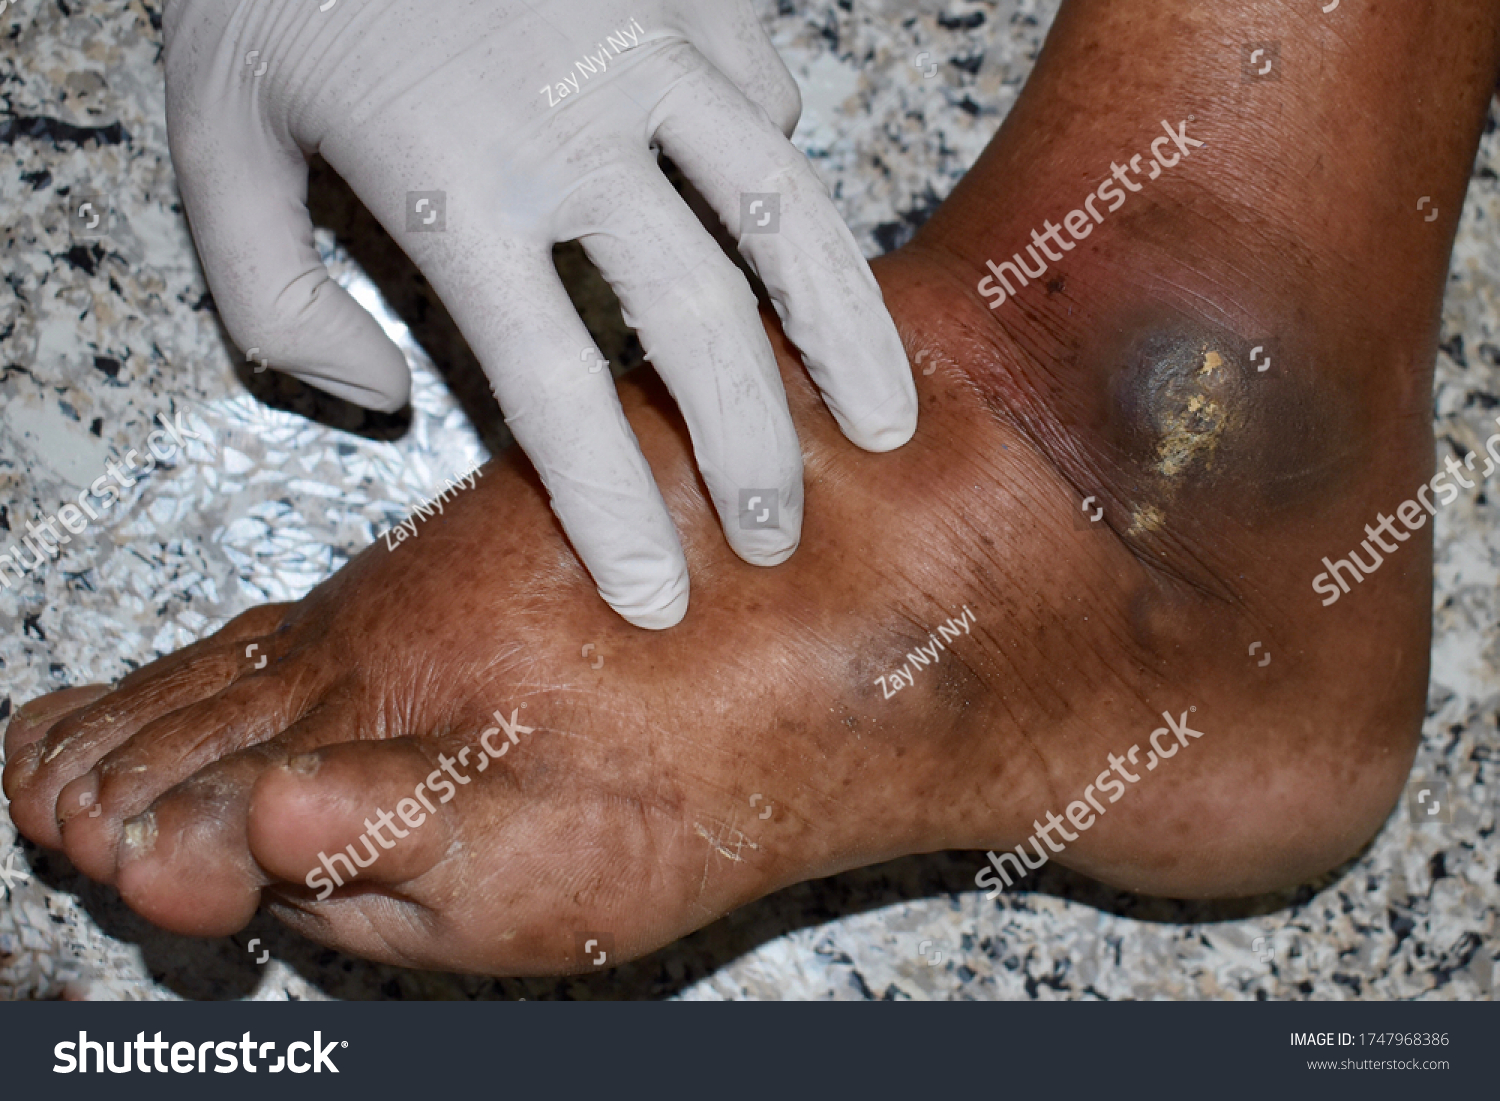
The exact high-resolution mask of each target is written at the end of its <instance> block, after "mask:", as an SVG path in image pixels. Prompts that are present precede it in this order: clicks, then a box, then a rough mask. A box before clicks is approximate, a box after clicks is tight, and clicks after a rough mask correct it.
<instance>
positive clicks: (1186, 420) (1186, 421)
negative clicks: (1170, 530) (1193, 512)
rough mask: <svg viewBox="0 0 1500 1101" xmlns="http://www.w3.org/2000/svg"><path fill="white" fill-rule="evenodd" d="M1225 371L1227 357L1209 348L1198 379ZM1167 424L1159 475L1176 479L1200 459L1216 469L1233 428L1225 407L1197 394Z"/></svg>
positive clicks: (1160, 450) (1171, 414)
mask: <svg viewBox="0 0 1500 1101" xmlns="http://www.w3.org/2000/svg"><path fill="white" fill-rule="evenodd" d="M1223 367H1224V357H1223V356H1221V355H1220V354H1219V353H1218V352H1216V351H1214V350H1213V349H1212V348H1209V347H1208V346H1207V345H1205V346H1204V348H1203V366H1202V367H1200V368H1198V373H1197V376H1196V378H1197V379H1199V380H1203V381H1209V380H1212V379H1213V376H1214V374H1215V372H1217V371H1220V370H1222V369H1223ZM1164 420H1165V422H1166V428H1165V431H1164V432H1163V433H1162V436H1161V439H1160V440H1159V441H1158V443H1157V445H1156V472H1157V473H1158V474H1160V475H1161V476H1162V477H1164V478H1173V479H1175V478H1177V477H1178V476H1179V475H1181V474H1182V473H1183V472H1184V471H1185V470H1187V468H1188V467H1189V466H1191V465H1192V464H1193V462H1194V461H1195V460H1197V459H1200V458H1201V459H1203V461H1204V465H1205V466H1207V467H1209V468H1212V466H1213V456H1214V452H1216V451H1217V450H1218V448H1219V442H1220V440H1221V439H1222V438H1223V435H1224V432H1225V431H1226V429H1228V427H1229V411H1228V410H1227V409H1226V408H1225V407H1224V405H1223V404H1222V403H1221V402H1220V401H1218V399H1216V398H1215V397H1213V396H1212V395H1209V394H1204V393H1197V394H1193V395H1192V396H1191V397H1189V398H1188V399H1187V401H1186V402H1185V403H1183V405H1182V406H1181V408H1178V409H1173V410H1171V411H1169V412H1168V413H1167V414H1166V415H1165V417H1164ZM1132 526H1134V525H1132Z"/></svg>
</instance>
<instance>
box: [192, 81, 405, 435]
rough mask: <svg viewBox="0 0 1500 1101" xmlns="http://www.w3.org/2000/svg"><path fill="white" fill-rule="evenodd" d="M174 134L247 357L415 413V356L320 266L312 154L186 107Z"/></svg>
mask: <svg viewBox="0 0 1500 1101" xmlns="http://www.w3.org/2000/svg"><path fill="white" fill-rule="evenodd" d="M229 102H234V100H233V98H231V99H230V100H229ZM172 106H173V105H172V103H171V100H170V99H169V108H171V107H172ZM167 130H168V137H169V143H170V147H171V151H172V162H173V165H174V166H175V168H176V170H177V182H178V187H179V189H180V191H181V193H182V201H183V206H184V208H185V209H186V211H187V215H188V222H189V224H190V225H191V227H192V231H193V239H194V241H195V242H196V243H197V246H198V254H199V256H201V257H202V259H203V271H204V275H205V276H206V277H207V279H208V286H209V290H210V291H211V292H212V293H213V297H214V305H215V306H216V308H217V309H218V312H219V316H220V317H221V318H222V319H223V322H224V327H225V328H226V329H228V330H229V335H230V336H231V337H232V338H233V339H234V341H235V343H236V344H238V345H239V346H240V347H241V348H242V349H243V350H244V351H245V353H246V355H247V358H248V359H249V360H252V361H254V362H256V363H258V364H261V365H262V366H269V367H274V368H275V369H276V370H278V371H284V372H285V373H287V374H289V375H292V376H294V377H296V378H299V379H301V380H302V381H303V382H306V383H307V384H308V385H310V386H316V387H317V388H318V389H320V390H326V391H327V392H328V393H330V394H334V395H335V396H337V397H340V398H343V399H344V400H346V401H351V402H354V403H355V404H356V405H362V406H365V407H367V408H370V409H378V410H381V411H383V412H391V411H394V410H397V409H400V408H401V407H402V406H404V405H405V404H406V402H407V398H408V396H409V394H410V391H411V374H410V371H409V370H408V369H407V365H406V357H405V356H403V355H402V353H401V350H400V349H399V348H398V347H396V345H395V344H394V343H392V341H391V340H390V338H389V337H387V336H386V335H385V333H384V331H382V329H381V328H380V325H379V324H378V323H377V322H376V320H375V319H374V318H373V317H371V316H370V314H369V313H368V312H367V311H366V310H365V309H364V308H363V307H362V306H360V304H359V303H358V302H356V301H355V300H354V299H353V298H352V297H351V296H350V295H349V292H347V291H346V290H344V288H343V287H341V286H339V285H338V284H337V283H336V282H334V280H333V278H332V277H331V276H330V275H329V274H328V270H327V269H326V268H325V267H324V266H323V262H322V260H320V259H319V258H318V252H317V249H316V248H315V247H314V245H313V227H312V220H311V218H310V217H309V215H308V212H307V203H306V196H307V162H306V161H305V160H303V158H302V154H301V152H300V151H299V150H297V149H296V148H295V147H294V146H291V147H289V146H287V145H285V144H283V143H281V142H279V141H278V140H277V139H276V138H275V137H274V136H273V135H271V134H269V133H267V132H266V130H265V129H264V128H263V127H262V126H261V125H260V124H259V122H258V120H251V121H249V122H248V123H246V122H244V121H243V120H233V121H231V120H227V119H223V118H214V117H204V116H202V115H200V114H199V113H197V112H194V111H191V110H188V109H186V108H185V106H184V105H182V104H177V105H176V106H175V109H170V110H169V114H168V126H167Z"/></svg>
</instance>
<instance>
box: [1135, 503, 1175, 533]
mask: <svg viewBox="0 0 1500 1101" xmlns="http://www.w3.org/2000/svg"><path fill="white" fill-rule="evenodd" d="M1166 518H1167V517H1166V514H1165V513H1164V512H1162V510H1161V509H1159V508H1157V507H1156V506H1155V505H1146V506H1145V507H1143V508H1137V509H1136V510H1135V511H1134V512H1133V513H1131V516H1130V527H1129V529H1128V530H1127V531H1126V533H1125V534H1126V535H1140V534H1141V533H1142V532H1146V531H1155V530H1156V529H1157V528H1159V527H1161V525H1162V523H1163V522H1164V521H1165V520H1166Z"/></svg>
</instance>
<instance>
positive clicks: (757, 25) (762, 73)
mask: <svg viewBox="0 0 1500 1101" xmlns="http://www.w3.org/2000/svg"><path fill="white" fill-rule="evenodd" d="M675 7H676V8H677V22H678V24H679V25H680V26H681V27H682V29H683V30H684V31H685V32H686V33H687V37H688V40H689V41H690V42H692V44H693V45H694V47H695V48H696V49H697V50H698V52H699V53H701V54H702V55H703V56H704V57H705V58H706V59H707V60H708V62H709V64H711V65H713V66H714V68H716V69H718V70H719V72H721V73H723V74H724V75H725V76H726V77H728V78H729V80H730V81H731V82H732V83H733V84H734V86H735V87H736V88H738V89H739V90H740V91H741V92H742V93H744V95H745V98H746V99H748V100H749V101H750V102H751V103H754V104H756V105H757V106H759V107H760V108H761V109H762V110H764V111H765V112H766V114H767V115H769V116H770V118H771V121H772V122H773V123H774V124H775V125H776V127H777V128H778V129H780V130H781V132H782V133H783V134H785V135H786V136H787V137H791V136H792V131H793V130H795V129H796V128H797V120H798V119H799V118H801V117H802V93H801V92H800V91H799V90H798V88H797V81H796V80H795V79H794V78H793V77H792V74H791V72H790V71H789V70H788V69H787V67H786V62H784V61H783V60H782V59H781V55H780V54H779V53H777V52H776V47H775V45H773V44H772V42H771V39H770V36H769V35H767V34H766V30H765V25H764V24H762V23H761V20H760V15H759V13H758V12H757V11H756V7H757V6H756V5H755V4H754V3H752V2H751V0H729V2H728V3H725V4H723V5H722V6H721V5H718V4H705V3H703V0H678V2H677V3H676V5H675Z"/></svg>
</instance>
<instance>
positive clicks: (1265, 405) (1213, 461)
mask: <svg viewBox="0 0 1500 1101" xmlns="http://www.w3.org/2000/svg"><path fill="white" fill-rule="evenodd" d="M1257 344H1258V345H1260V346H1261V348H1262V351H1261V352H1260V353H1258V355H1257V358H1256V359H1255V360H1252V358H1251V353H1252V351H1253V350H1254V349H1255V347H1256V346H1257ZM1266 349H1269V351H1267V350H1266ZM1267 356H1270V357H1271V361H1272V362H1271V368H1270V369H1268V370H1267V371H1264V372H1262V371H1258V370H1257V369H1256V364H1257V362H1259V363H1262V364H1263V363H1265V362H1266V357H1267ZM1099 362H1100V369H1101V370H1102V371H1103V372H1104V374H1105V378H1104V380H1103V381H1104V382H1105V388H1104V393H1105V398H1104V400H1105V402H1106V415H1105V435H1106V443H1107V445H1108V449H1109V451H1110V452H1112V453H1113V457H1114V459H1115V460H1116V461H1117V462H1119V463H1121V464H1122V465H1123V466H1125V467H1126V468H1127V469H1126V470H1124V471H1122V472H1121V473H1122V474H1125V475H1126V477H1125V479H1124V481H1125V483H1126V484H1127V485H1128V486H1129V489H1130V491H1129V492H1128V493H1123V494H1122V497H1123V498H1125V500H1124V501H1123V503H1126V504H1127V505H1128V506H1129V520H1128V524H1127V525H1126V526H1125V527H1124V528H1123V529H1122V530H1121V534H1124V535H1143V534H1148V533H1150V532H1152V531H1155V530H1157V529H1159V528H1161V527H1163V526H1165V525H1167V524H1171V523H1174V522H1175V521H1177V520H1179V519H1181V517H1180V516H1177V515H1174V514H1176V513H1181V512H1182V511H1184V510H1189V511H1196V510H1199V509H1201V508H1203V507H1205V506H1207V507H1213V506H1214V505H1218V506H1220V507H1222V508H1224V509H1226V510H1227V511H1231V512H1233V513H1235V514H1236V515H1237V516H1239V517H1240V518H1242V519H1250V518H1252V516H1251V514H1255V515H1259V516H1264V517H1266V518H1271V517H1273V516H1275V515H1277V514H1280V513H1283V512H1286V511H1288V510H1295V509H1296V508H1298V507H1299V506H1300V505H1303V504H1306V503H1311V502H1312V501H1313V500H1314V499H1315V498H1317V497H1319V496H1320V495H1322V494H1323V493H1326V492H1327V490H1328V488H1329V479H1330V478H1334V479H1337V477H1338V471H1339V469H1340V468H1341V467H1343V466H1346V465H1347V459H1346V456H1347V455H1348V453H1349V452H1348V449H1347V448H1346V447H1345V446H1344V445H1343V443H1341V441H1346V440H1348V439H1349V438H1350V437H1349V435H1348V433H1347V426H1348V424H1349V423H1350V411H1349V407H1348V403H1347V402H1345V401H1341V400H1340V399H1339V398H1338V396H1337V395H1336V394H1335V393H1334V392H1333V390H1334V385H1333V383H1332V382H1331V380H1330V379H1329V378H1328V377H1327V376H1326V375H1323V376H1320V375H1319V373H1318V369H1317V366H1316V365H1315V364H1313V363H1311V362H1308V361H1307V360H1306V359H1303V360H1300V361H1299V360H1298V358H1297V349H1296V347H1295V342H1294V341H1291V340H1275V341H1270V340H1269V338H1261V339H1260V340H1259V341H1256V340H1251V339H1246V338H1244V337H1240V336H1238V335H1236V334H1234V333H1229V332H1224V331H1216V330H1214V329H1213V328H1210V327H1208V326H1205V325H1201V324H1195V323H1192V322H1190V321H1186V320H1174V321H1172V322H1171V323H1168V324H1156V325H1146V326H1138V327H1134V329H1133V330H1132V329H1126V330H1125V331H1124V332H1123V333H1121V334H1119V337H1118V339H1117V340H1116V341H1115V342H1114V346H1113V347H1111V348H1109V349H1107V350H1106V354H1105V355H1104V356H1103V357H1102V358H1101V360H1100V361H1099Z"/></svg>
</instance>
